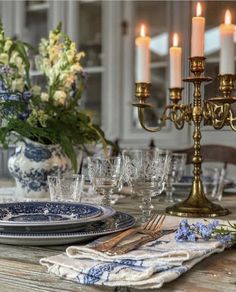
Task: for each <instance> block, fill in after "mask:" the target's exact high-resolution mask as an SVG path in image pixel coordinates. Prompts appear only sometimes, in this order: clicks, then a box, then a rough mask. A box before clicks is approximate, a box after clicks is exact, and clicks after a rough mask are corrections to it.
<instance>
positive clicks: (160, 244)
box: [40, 217, 224, 289]
mask: <svg viewBox="0 0 236 292" xmlns="http://www.w3.org/2000/svg"><path fill="white" fill-rule="evenodd" d="M179 220H180V219H179V218H177V219H175V217H169V218H168V220H166V221H169V223H170V222H172V226H171V224H165V226H164V228H170V227H173V222H174V225H175V226H176V224H178V222H179ZM191 221H193V220H191ZM197 221H200V220H197ZM167 225H168V226H167ZM105 239H107V238H105ZM100 240H104V238H102V239H99V240H96V241H94V242H92V243H90V244H88V245H86V246H71V247H68V248H67V250H66V253H63V254H60V255H56V256H52V257H49V258H43V259H41V260H40V263H41V264H42V265H45V266H46V267H47V268H48V272H50V273H52V274H55V275H58V276H60V277H63V278H66V279H68V280H72V281H75V282H78V283H80V284H96V285H107V286H130V287H135V288H137V289H144V288H160V287H162V285H163V284H164V283H166V282H170V281H172V280H174V279H176V278H178V277H179V276H180V275H182V274H183V273H185V272H186V271H188V270H189V269H190V268H191V267H192V266H194V265H195V264H196V263H198V262H199V261H201V260H202V259H204V258H206V257H208V256H210V255H211V254H213V253H219V252H222V251H223V250H224V247H223V246H222V244H221V243H220V242H217V241H215V240H210V241H208V242H205V241H199V242H194V243H192V242H184V243H178V242H176V241H175V238H174V233H171V234H168V235H165V236H163V237H161V238H160V239H157V240H154V241H152V242H149V243H147V244H146V245H144V246H142V247H140V248H139V249H137V250H134V251H130V252H128V253H127V254H125V255H119V256H108V255H106V254H105V253H101V252H97V251H95V250H93V249H91V248H90V247H92V246H93V244H95V243H97V242H98V241H100ZM132 240H133V239H132Z"/></svg>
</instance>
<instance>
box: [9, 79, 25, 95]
mask: <svg viewBox="0 0 236 292" xmlns="http://www.w3.org/2000/svg"><path fill="white" fill-rule="evenodd" d="M11 89H12V91H13V92H15V91H20V92H23V90H24V80H23V79H22V78H17V79H15V80H13V81H12V85H11Z"/></svg>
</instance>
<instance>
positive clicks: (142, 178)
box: [133, 150, 169, 222]
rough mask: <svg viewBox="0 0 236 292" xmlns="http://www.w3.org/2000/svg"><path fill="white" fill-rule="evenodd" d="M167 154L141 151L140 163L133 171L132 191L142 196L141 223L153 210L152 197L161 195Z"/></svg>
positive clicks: (158, 151) (157, 151) (159, 151)
mask: <svg viewBox="0 0 236 292" xmlns="http://www.w3.org/2000/svg"><path fill="white" fill-rule="evenodd" d="M168 158H169V152H168V151H165V152H163V151H162V150H143V151H142V156H141V160H140V163H139V165H138V167H137V168H136V169H135V171H134V175H133V176H134V190H135V191H137V192H138V193H139V194H140V195H141V196H142V202H141V205H140V209H141V210H142V216H141V221H142V222H145V221H147V220H148V218H149V217H150V215H151V211H152V209H153V205H152V201H151V200H152V196H156V195H157V194H160V193H161V190H162V189H163V185H164V181H165V178H166V173H167V170H168V168H167V166H168Z"/></svg>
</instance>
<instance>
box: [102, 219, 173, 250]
mask: <svg viewBox="0 0 236 292" xmlns="http://www.w3.org/2000/svg"><path fill="white" fill-rule="evenodd" d="M164 220H165V215H162V216H160V217H158V218H157V221H156V222H157V223H156V224H155V225H153V226H154V227H153V229H152V235H147V236H143V237H141V238H139V239H137V240H134V241H132V242H129V243H126V244H123V245H121V246H115V247H113V248H111V249H110V250H108V251H107V254H109V255H122V254H125V253H127V252H129V251H131V250H134V249H137V248H138V247H140V246H142V245H144V244H146V243H148V242H149V241H152V240H156V239H158V238H160V237H162V236H163V235H166V234H169V233H172V232H173V230H161V227H162V225H163V223H164Z"/></svg>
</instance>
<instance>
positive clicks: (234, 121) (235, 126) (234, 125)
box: [228, 109, 236, 132]
mask: <svg viewBox="0 0 236 292" xmlns="http://www.w3.org/2000/svg"><path fill="white" fill-rule="evenodd" d="M228 121H229V125H230V128H231V129H232V130H233V131H235V132H236V117H235V116H234V114H233V112H232V109H230V110H229V118H228Z"/></svg>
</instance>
